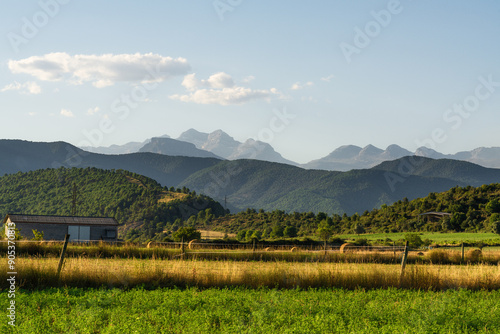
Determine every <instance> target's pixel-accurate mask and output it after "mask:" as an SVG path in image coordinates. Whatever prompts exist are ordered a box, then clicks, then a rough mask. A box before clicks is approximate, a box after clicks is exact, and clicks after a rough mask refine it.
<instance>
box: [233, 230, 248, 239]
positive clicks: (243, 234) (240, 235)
mask: <svg viewBox="0 0 500 334" xmlns="http://www.w3.org/2000/svg"><path fill="white" fill-rule="evenodd" d="M246 234H247V230H241V231H238V234H236V240H238V241H245V238H246Z"/></svg>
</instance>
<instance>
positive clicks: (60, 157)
mask: <svg viewBox="0 0 500 334" xmlns="http://www.w3.org/2000/svg"><path fill="white" fill-rule="evenodd" d="M0 156H1V157H2V159H0V175H4V174H13V173H17V172H29V171H35V170H38V169H45V168H59V167H66V168H72V167H76V168H86V167H96V168H100V169H124V170H128V171H131V172H133V173H137V174H140V175H145V176H147V177H150V178H152V179H154V180H156V181H157V182H159V183H160V184H162V185H168V186H169V187H170V186H174V187H177V185H178V184H179V183H180V182H181V181H183V180H184V179H185V178H187V177H188V176H189V175H191V174H192V173H194V172H196V171H199V170H201V169H204V168H207V167H210V166H213V165H215V164H217V163H219V162H220V161H221V160H219V159H214V158H192V157H180V156H175V157H170V156H166V155H161V154H154V153H145V152H144V153H131V154H122V155H105V154H96V153H89V152H86V151H83V150H81V149H79V148H77V147H75V146H73V145H71V144H68V143H65V142H53V143H39V142H29V141H24V140H6V139H2V140H0Z"/></svg>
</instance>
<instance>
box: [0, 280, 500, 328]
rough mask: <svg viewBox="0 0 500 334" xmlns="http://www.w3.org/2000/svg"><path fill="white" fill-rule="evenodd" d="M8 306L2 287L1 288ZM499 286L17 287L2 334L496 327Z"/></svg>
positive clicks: (499, 309)
mask: <svg viewBox="0 0 500 334" xmlns="http://www.w3.org/2000/svg"><path fill="white" fill-rule="evenodd" d="M0 300H1V307H2V309H4V310H5V307H6V300H7V297H6V293H1V294H0ZM499 300H500V292H499V291H491V292H487V291H479V292H471V291H467V290H448V291H446V292H420V291H414V290H397V289H387V290H383V289H382V290H369V291H365V290H354V291H347V290H342V289H332V290H306V291H304V290H274V289H271V290H269V289H257V290H250V289H243V288H239V289H207V290H199V289H196V288H192V289H186V290H180V289H157V290H152V291H147V290H143V289H132V290H129V291H123V290H119V289H110V290H105V289H98V290H94V289H89V290H85V289H79V288H69V289H67V288H58V289H47V290H41V291H33V292H28V291H19V292H18V294H17V297H16V303H17V304H16V305H17V309H16V312H17V319H16V327H15V328H9V325H7V323H6V321H5V320H3V321H2V322H0V332H2V333H9V332H11V333H23V334H25V333H499V332H500V306H499V304H498V301H499Z"/></svg>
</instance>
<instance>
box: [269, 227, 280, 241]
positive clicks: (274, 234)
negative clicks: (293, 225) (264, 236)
mask: <svg viewBox="0 0 500 334" xmlns="http://www.w3.org/2000/svg"><path fill="white" fill-rule="evenodd" d="M270 237H271V238H273V239H276V238H282V237H283V226H281V225H275V226H274V227H273V231H272V232H271V235H270Z"/></svg>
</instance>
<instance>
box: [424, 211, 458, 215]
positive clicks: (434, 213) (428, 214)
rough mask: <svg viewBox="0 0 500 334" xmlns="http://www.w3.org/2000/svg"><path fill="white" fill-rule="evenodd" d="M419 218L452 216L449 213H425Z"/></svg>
mask: <svg viewBox="0 0 500 334" xmlns="http://www.w3.org/2000/svg"><path fill="white" fill-rule="evenodd" d="M419 216H451V213H448V212H433V211H431V212H424V213H421V214H419Z"/></svg>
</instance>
